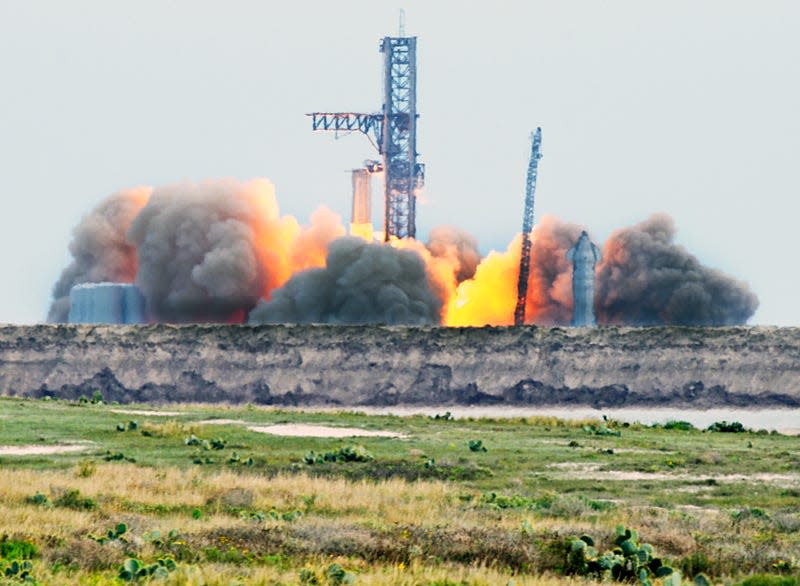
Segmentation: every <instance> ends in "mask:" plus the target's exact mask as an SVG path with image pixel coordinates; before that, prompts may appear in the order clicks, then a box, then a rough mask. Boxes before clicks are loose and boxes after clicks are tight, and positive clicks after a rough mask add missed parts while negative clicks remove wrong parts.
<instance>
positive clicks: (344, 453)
mask: <svg viewBox="0 0 800 586" xmlns="http://www.w3.org/2000/svg"><path fill="white" fill-rule="evenodd" d="M374 459H375V457H374V456H373V455H372V454H370V453H369V452H368V451H367V450H366V448H364V446H345V447H343V448H339V449H338V450H336V451H333V452H325V453H323V454H316V453H314V452H313V451H310V452H308V453H306V455H305V456H304V457H303V462H305V463H306V464H309V465H313V464H322V463H324V462H369V461H371V460H374Z"/></svg>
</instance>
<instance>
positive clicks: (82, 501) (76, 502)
mask: <svg viewBox="0 0 800 586" xmlns="http://www.w3.org/2000/svg"><path fill="white" fill-rule="evenodd" d="M53 504H54V505H55V506H57V507H64V508H65V509H73V510H75V511H93V510H95V509H96V508H97V503H96V502H95V501H94V499H92V498H89V497H84V496H81V492H80V491H79V490H78V489H75V488H71V489H69V490H67V491H66V492H64V494H62V495H61V496H60V497H58V498H57V499H56V500H55V501H53Z"/></svg>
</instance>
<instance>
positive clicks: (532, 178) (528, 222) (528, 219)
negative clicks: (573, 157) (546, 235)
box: [514, 128, 542, 326]
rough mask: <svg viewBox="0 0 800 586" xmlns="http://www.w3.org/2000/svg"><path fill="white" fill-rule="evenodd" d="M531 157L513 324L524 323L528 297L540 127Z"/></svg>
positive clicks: (534, 135) (532, 145) (540, 136)
mask: <svg viewBox="0 0 800 586" xmlns="http://www.w3.org/2000/svg"><path fill="white" fill-rule="evenodd" d="M532 138H533V142H532V144H531V158H530V161H529V162H528V178H527V181H526V182H525V212H524V215H523V217H522V253H521V254H520V259H519V278H518V279H517V306H516V308H515V309H514V325H517V326H521V325H523V324H524V323H525V302H526V301H527V298H528V275H530V270H531V231H532V230H533V201H534V200H533V196H534V193H535V192H536V178H537V176H538V174H539V159H541V158H542V153H541V152H540V149H541V146H542V129H541V128H537V129H536V132H534V133H533V135H532Z"/></svg>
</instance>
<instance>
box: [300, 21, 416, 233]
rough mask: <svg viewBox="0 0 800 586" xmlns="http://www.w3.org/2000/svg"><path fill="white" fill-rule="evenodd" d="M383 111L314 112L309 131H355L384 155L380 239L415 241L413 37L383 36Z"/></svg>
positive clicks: (414, 45)
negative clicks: (382, 220)
mask: <svg viewBox="0 0 800 586" xmlns="http://www.w3.org/2000/svg"><path fill="white" fill-rule="evenodd" d="M380 51H381V53H383V55H384V93H383V110H382V112H381V113H378V114H361V113H355V112H334V113H329V112H315V113H313V114H309V116H311V118H312V121H311V126H312V130H333V131H345V132H350V131H359V132H362V133H363V134H365V135H367V137H368V138H370V139H371V140H374V144H375V146H376V147H377V149H378V152H379V153H380V154H381V155H383V170H384V173H385V175H384V178H385V181H384V183H385V187H384V206H385V207H384V240H386V241H388V240H390V239H392V238H406V237H409V238H415V237H416V233H417V229H416V196H417V191H418V190H419V189H420V188H421V187H422V186H423V184H424V182H425V165H423V164H422V163H418V162H417V156H418V153H417V118H418V117H419V115H418V114H417V38H416V37H406V36H399V37H384V38H383V40H382V41H381V45H380Z"/></svg>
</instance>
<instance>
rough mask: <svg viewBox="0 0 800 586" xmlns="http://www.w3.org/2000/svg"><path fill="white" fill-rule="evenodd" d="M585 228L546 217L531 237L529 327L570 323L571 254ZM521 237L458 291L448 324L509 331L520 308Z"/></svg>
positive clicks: (485, 262) (492, 255) (484, 264)
mask: <svg viewBox="0 0 800 586" xmlns="http://www.w3.org/2000/svg"><path fill="white" fill-rule="evenodd" d="M580 232H581V227H580V226H577V225H575V224H569V223H565V222H562V221H561V220H559V219H558V218H555V217H553V216H544V217H543V218H542V220H541V221H540V222H539V223H538V224H537V225H536V226H535V227H534V229H533V233H532V234H531V268H530V274H529V276H528V297H527V303H526V305H525V322H526V323H529V324H530V323H535V324H540V325H556V324H568V323H569V322H570V319H571V317H572V288H571V287H572V272H571V271H572V268H571V266H570V265H569V263H568V262H567V258H566V254H567V250H569V248H570V247H571V246H572V245H573V244H574V242H575V240H577V238H578V235H579V234H580ZM521 246H522V236H521V235H517V237H516V238H514V240H512V241H511V243H510V244H509V245H508V248H507V249H506V251H505V252H495V251H493V252H490V253H489V254H488V255H487V256H486V258H484V259H483V260H481V262H480V264H479V265H478V267H477V269H476V271H475V275H474V276H473V277H472V278H471V279H467V280H465V281H463V282H462V283H460V284H459V285H458V288H457V289H456V291H455V293H454V295H453V297H452V299H451V301H450V303H449V304H448V306H447V311H446V317H445V323H446V324H447V325H454V326H455V325H458V326H482V325H487V324H490V325H511V324H513V323H514V308H515V306H516V303H517V278H518V276H519V264H520V254H521Z"/></svg>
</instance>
